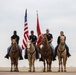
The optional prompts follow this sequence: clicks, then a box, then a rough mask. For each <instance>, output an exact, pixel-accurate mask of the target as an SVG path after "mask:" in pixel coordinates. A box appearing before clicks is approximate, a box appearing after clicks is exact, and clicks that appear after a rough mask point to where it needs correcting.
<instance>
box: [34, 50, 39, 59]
mask: <svg viewBox="0 0 76 75" xmlns="http://www.w3.org/2000/svg"><path fill="white" fill-rule="evenodd" d="M35 50H36V49H35ZM38 58H39V54H38V51H37V50H36V59H38Z"/></svg>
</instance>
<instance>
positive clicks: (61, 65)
mask: <svg viewBox="0 0 76 75" xmlns="http://www.w3.org/2000/svg"><path fill="white" fill-rule="evenodd" d="M61 72H63V62H62V59H61Z"/></svg>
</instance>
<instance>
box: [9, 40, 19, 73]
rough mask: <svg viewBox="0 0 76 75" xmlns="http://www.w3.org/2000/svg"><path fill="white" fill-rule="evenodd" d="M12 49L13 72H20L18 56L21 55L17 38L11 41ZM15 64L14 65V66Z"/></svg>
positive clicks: (10, 54)
mask: <svg viewBox="0 0 76 75" xmlns="http://www.w3.org/2000/svg"><path fill="white" fill-rule="evenodd" d="M11 45H12V46H11V50H10V53H9V56H10V59H11V72H12V71H13V68H14V71H16V72H18V71H19V70H18V57H19V50H18V45H17V42H16V39H12V43H11ZM13 66H14V67H13Z"/></svg>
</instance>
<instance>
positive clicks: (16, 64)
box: [16, 59, 19, 72]
mask: <svg viewBox="0 0 76 75" xmlns="http://www.w3.org/2000/svg"><path fill="white" fill-rule="evenodd" d="M16 72H19V70H18V59H16Z"/></svg>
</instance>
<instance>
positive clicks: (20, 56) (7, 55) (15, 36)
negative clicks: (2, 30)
mask: <svg viewBox="0 0 76 75" xmlns="http://www.w3.org/2000/svg"><path fill="white" fill-rule="evenodd" d="M15 38H16V41H17V44H18V48H19V59H20V60H23V57H22V49H21V47H20V46H19V39H20V37H19V36H18V35H17V31H14V32H13V35H12V36H11V40H12V39H15ZM10 49H11V46H9V47H8V49H7V54H6V56H5V58H7V59H9V52H10Z"/></svg>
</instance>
